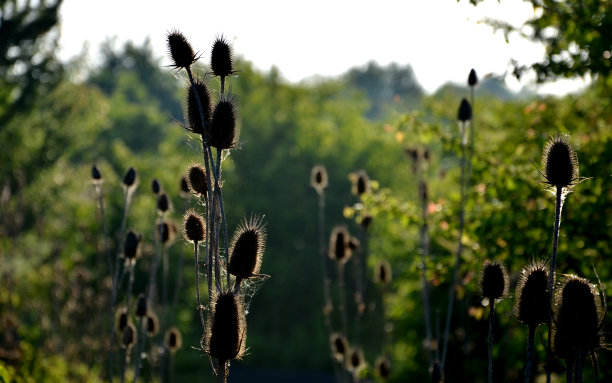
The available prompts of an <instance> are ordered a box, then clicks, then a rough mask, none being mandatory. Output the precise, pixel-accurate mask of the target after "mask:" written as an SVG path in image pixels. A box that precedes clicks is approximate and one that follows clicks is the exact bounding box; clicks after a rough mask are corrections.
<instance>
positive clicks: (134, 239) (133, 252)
mask: <svg viewBox="0 0 612 383" xmlns="http://www.w3.org/2000/svg"><path fill="white" fill-rule="evenodd" d="M141 241H142V235H141V234H136V233H135V232H133V231H132V230H130V231H128V233H127V235H126V236H125V242H124V243H123V255H124V256H125V257H126V258H128V259H131V260H134V259H136V258H138V257H140V242H141Z"/></svg>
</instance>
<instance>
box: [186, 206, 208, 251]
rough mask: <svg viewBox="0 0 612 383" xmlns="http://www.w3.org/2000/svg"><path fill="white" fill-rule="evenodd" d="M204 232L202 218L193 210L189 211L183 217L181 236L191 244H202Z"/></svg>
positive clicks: (204, 223)
mask: <svg viewBox="0 0 612 383" xmlns="http://www.w3.org/2000/svg"><path fill="white" fill-rule="evenodd" d="M205 232H206V222H205V221H204V218H202V216H201V215H200V214H199V213H198V212H196V211H195V210H193V209H189V210H187V211H186V212H185V215H184V216H183V235H184V237H185V239H186V240H187V241H189V242H191V243H194V242H202V241H203V240H204V235H205Z"/></svg>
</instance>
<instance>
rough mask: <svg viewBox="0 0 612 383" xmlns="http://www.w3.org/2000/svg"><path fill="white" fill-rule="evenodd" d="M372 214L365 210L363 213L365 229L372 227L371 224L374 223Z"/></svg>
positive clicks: (362, 220) (362, 221)
mask: <svg viewBox="0 0 612 383" xmlns="http://www.w3.org/2000/svg"><path fill="white" fill-rule="evenodd" d="M372 219H373V218H372V215H371V214H370V213H368V212H363V213H362V214H361V222H360V224H361V227H363V228H364V229H367V228H369V227H370V225H371V224H372Z"/></svg>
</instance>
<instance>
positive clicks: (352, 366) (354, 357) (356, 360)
mask: <svg viewBox="0 0 612 383" xmlns="http://www.w3.org/2000/svg"><path fill="white" fill-rule="evenodd" d="M365 366H366V361H365V358H364V356H363V351H361V349H360V348H357V347H353V348H351V349H350V350H349V352H348V356H347V358H346V368H347V369H348V370H349V371H350V372H352V373H353V375H358V374H359V372H360V371H361V370H363V369H364V368H365Z"/></svg>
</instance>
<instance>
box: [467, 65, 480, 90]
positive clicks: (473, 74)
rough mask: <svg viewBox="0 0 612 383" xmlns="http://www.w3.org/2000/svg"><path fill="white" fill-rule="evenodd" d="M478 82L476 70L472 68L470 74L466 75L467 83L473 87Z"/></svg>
mask: <svg viewBox="0 0 612 383" xmlns="http://www.w3.org/2000/svg"><path fill="white" fill-rule="evenodd" d="M477 84H478V76H477V75H476V71H475V70H474V69H472V70H471V71H470V74H469V75H468V85H469V86H471V87H473V86H476V85H477Z"/></svg>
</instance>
